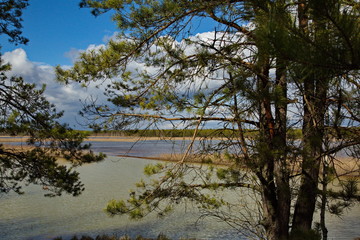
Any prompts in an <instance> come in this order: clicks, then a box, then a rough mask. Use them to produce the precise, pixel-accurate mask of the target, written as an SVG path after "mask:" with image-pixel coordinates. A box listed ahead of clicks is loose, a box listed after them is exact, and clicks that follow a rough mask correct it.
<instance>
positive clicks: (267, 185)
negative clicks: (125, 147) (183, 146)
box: [57, 0, 360, 239]
mask: <svg viewBox="0 0 360 240" xmlns="http://www.w3.org/2000/svg"><path fill="white" fill-rule="evenodd" d="M358 5H359V4H358V3H357V1H339V0H331V1H326V0H320V1H302V0H301V1H299V2H294V1H288V0H285V1H283V0H275V1H270V0H269V1H218V0H214V1H200V0H194V1H146V0H139V1H122V0H115V1H114V0H99V1H98V0H83V1H81V6H82V7H90V8H92V10H93V14H95V15H99V14H102V13H104V12H112V13H113V20H114V21H115V23H116V24H117V26H118V27H119V35H118V36H117V37H116V39H113V40H112V41H110V42H109V44H108V45H107V46H106V47H104V48H102V49H99V50H97V51H90V52H86V53H84V54H83V55H82V56H81V57H80V59H79V61H78V62H76V63H75V65H74V67H73V68H71V69H67V70H65V69H61V68H58V69H57V74H58V79H59V80H60V81H63V82H66V83H69V82H71V81H76V82H81V83H84V84H88V83H89V81H101V82H103V80H104V78H105V79H106V78H109V79H112V80H113V81H112V82H111V83H109V85H108V86H107V89H106V91H105V94H106V95H107V97H108V98H109V102H110V104H109V105H108V106H104V105H99V106H98V105H97V104H96V103H91V104H90V105H89V107H88V108H86V109H85V110H86V111H84V114H85V115H86V116H87V117H88V119H90V120H93V121H94V126H95V127H96V129H97V130H101V129H105V130H111V129H113V130H121V132H119V133H120V134H124V135H126V134H129V135H135V136H160V137H175V136H187V137H193V136H197V137H201V139H202V141H201V142H200V143H199V144H198V145H199V146H200V147H202V149H201V150H202V152H201V151H199V152H200V153H204V152H205V153H206V154H210V153H218V154H219V153H221V154H223V153H224V154H223V156H224V158H226V159H227V161H228V162H231V163H233V164H229V166H227V168H224V169H219V170H216V171H214V169H213V168H211V167H208V166H206V167H204V166H203V167H201V166H197V165H196V166H194V165H187V164H186V161H181V162H179V163H177V164H174V165H172V166H156V165H155V166H148V167H146V169H145V172H146V174H148V175H149V176H151V177H152V180H151V181H150V182H149V183H146V182H144V181H142V182H140V183H139V184H138V186H139V189H137V190H138V191H131V193H130V196H129V199H128V200H126V201H121V202H114V203H111V204H110V206H111V208H110V209H109V212H111V213H114V214H129V215H130V216H131V217H132V218H138V217H142V216H146V215H147V214H149V213H150V212H157V213H158V214H159V215H160V216H162V215H163V214H165V213H166V212H167V211H166V210H167V209H168V207H169V208H171V207H172V206H173V205H174V204H178V203H181V202H183V201H191V202H193V203H195V204H196V205H197V206H198V207H199V208H201V209H202V210H203V211H206V210H208V211H206V214H209V215H212V216H213V215H215V216H216V217H218V218H220V219H222V220H224V221H226V222H228V223H230V224H232V225H234V226H240V228H241V227H243V228H242V229H240V231H241V230H243V229H244V228H245V229H251V231H250V232H251V234H252V235H251V234H250V235H251V236H246V237H248V238H261V239H264V238H268V239H289V232H290V231H291V232H292V233H293V234H292V236H293V237H294V238H296V237H297V238H299V239H301V238H309V239H311V238H313V239H317V238H318V237H319V236H318V235H317V233H316V232H312V230H311V229H310V226H311V225H312V219H313V214H314V212H315V205H316V200H317V197H318V195H319V191H318V189H317V186H318V184H320V182H319V179H321V178H320V175H321V166H322V161H325V160H324V159H328V158H329V159H332V157H333V156H334V155H335V154H336V153H339V152H341V151H342V150H347V151H349V152H351V154H349V155H350V156H352V157H354V158H355V159H357V158H359V154H360V151H359V150H358V147H359V146H360V139H359V133H358V126H359V124H360V119H359V117H358V115H359V114H358V113H359V106H360V102H359V100H358V99H360V96H359V92H360V91H359V87H360V84H359V69H360V64H359V63H360V61H359V59H360V54H359V52H358V49H360V31H359V28H358V26H359V18H358V16H359V9H360V8H359V7H358ZM204 20H206V23H207V22H208V21H209V22H210V23H214V29H213V31H212V32H209V33H206V34H198V35H196V34H195V33H196V29H197V24H201V23H204V22H202V21H204ZM132 63H137V64H138V66H140V67H139V68H138V69H135V70H131V69H132V67H133V65H132ZM130 72H131V73H130ZM209 122H211V123H212V124H213V125H211V126H212V127H213V126H216V127H213V128H214V129H205V128H206V127H207V126H208V125H207V124H208V123H209ZM164 123H169V124H170V125H171V126H172V127H173V129H174V130H164V131H162V130H161V131H160V130H134V129H158V128H159V126H163V125H162V124H164ZM141 124H145V126H144V125H141ZM167 126H169V125H167ZM178 128H182V129H184V130H181V131H180V130H177V129H178ZM215 129H216V130H215ZM112 133H114V132H112ZM110 134H111V133H110ZM334 139H335V140H337V141H333V140H334ZM330 143H331V144H330ZM194 148H195V147H194V145H190V146H189V148H188V150H189V152H191V150H193V151H196V149H194ZM336 157H337V156H335V158H336ZM329 161H330V162H331V163H328V164H329V165H331V167H330V168H329V169H328V170H329V171H328V172H327V173H325V175H326V174H327V176H324V177H323V180H324V182H327V181H325V180H326V179H328V178H329V177H332V176H336V174H335V172H334V171H335V170H336V169H335V168H334V167H332V166H334V162H333V161H332V160H329ZM239 166H241V167H245V168H244V169H242V171H240V170H238V169H237V168H238V167H239ZM294 176H298V177H299V178H300V181H298V182H295V181H293V179H294ZM342 187H343V188H344V190H343V191H340V192H337V193H331V191H325V190H324V192H322V193H323V195H322V197H323V198H324V201H326V199H325V198H327V197H331V198H334V199H335V198H337V199H342V200H343V201H342V202H341V204H340V205H337V206H335V207H334V208H333V209H332V210H331V211H333V212H336V210H337V209H340V208H342V207H345V206H346V204H348V203H349V198H355V195H354V192H356V191H355V190H356V188H355V185H353V184H351V183H349V184H346V185H343V186H342ZM234 189H236V191H234ZM228 190H231V191H233V193H238V192H240V193H238V194H237V196H239V197H238V198H237V199H236V200H237V202H236V203H234V204H230V203H227V202H224V201H223V198H222V197H221V196H222V194H226V193H227V191H228ZM241 191H245V194H241V193H243V192H241ZM240 195H241V196H240ZM248 197H251V198H252V199H254V200H255V202H256V203H257V204H259V206H258V208H255V210H254V209H252V210H249V211H248V212H247V214H243V213H242V212H241V211H240V212H236V213H234V212H233V211H232V209H233V208H234V206H247V205H246V204H244V202H246V201H245V199H246V198H248ZM293 199H296V200H295V201H296V202H295V204H294V206H293V205H292V203H293V202H292V200H293ZM243 201H244V202H243ZM342 204H343V205H342ZM226 207H228V209H226ZM112 209H113V210H114V211H112ZM254 212H256V213H257V212H259V215H258V217H254V214H255V213H254ZM206 214H205V215H206ZM244 218H245V219H244ZM246 218H247V219H246ZM290 221H293V222H292V223H291V222H290ZM250 222H251V223H252V225H250ZM259 226H260V227H259ZM290 226H291V230H290ZM304 226H305V227H304ZM280 228H281V229H280Z"/></svg>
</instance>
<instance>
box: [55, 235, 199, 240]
mask: <svg viewBox="0 0 360 240" xmlns="http://www.w3.org/2000/svg"><path fill="white" fill-rule="evenodd" d="M132 239H134V240H170V238H168V237H166V236H165V235H164V234H159V236H158V237H157V238H144V237H142V236H137V237H135V238H131V237H129V236H127V235H125V236H122V237H116V236H108V235H101V236H97V237H95V238H92V237H89V236H82V237H81V238H78V237H77V236H74V237H72V238H71V240H132ZM54 240H62V238H61V237H60V238H54ZM181 240H186V239H185V238H181ZM189 240H195V239H189Z"/></svg>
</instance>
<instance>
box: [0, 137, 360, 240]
mask: <svg viewBox="0 0 360 240" xmlns="http://www.w3.org/2000/svg"><path fill="white" fill-rule="evenodd" d="M93 145H94V149H95V150H97V151H103V152H105V153H107V154H108V155H124V154H126V155H133V156H152V155H156V154H159V153H168V152H169V151H170V150H174V149H175V150H176V151H177V150H179V149H180V148H181V147H182V146H181V144H179V145H178V146H176V147H175V148H174V147H173V146H172V145H171V144H168V143H165V142H159V141H156V142H151V141H149V142H144V143H141V144H137V145H135V146H133V143H126V142H106V143H104V142H102V143H100V142H94V143H93ZM131 146H133V148H132V150H131V151H129V147H131ZM149 163H150V161H149V160H143V159H138V158H136V159H135V158H119V157H113V156H109V157H108V158H107V159H106V160H105V161H103V162H101V163H96V164H88V165H84V166H82V167H80V168H79V169H78V170H79V172H80V174H81V179H82V181H83V183H84V184H85V186H86V191H85V192H84V193H83V194H82V195H81V196H79V197H76V198H74V197H71V196H62V197H56V198H45V197H44V196H43V194H44V191H42V189H41V188H40V187H37V186H29V187H27V188H26V189H25V190H26V194H24V195H16V194H9V195H0V205H1V207H0V239H1V240H2V239H4V240H8V239H9V240H23V239H25V240H30V239H34V240H44V239H52V238H54V237H57V236H62V237H63V239H69V238H70V237H71V236H73V235H75V234H77V235H78V236H79V235H81V234H87V235H91V236H95V235H98V234H105V233H106V234H115V235H117V236H121V235H123V234H128V235H130V236H137V235H140V234H141V235H143V236H145V237H156V236H157V235H158V234H159V233H164V234H165V235H167V236H169V237H171V238H173V239H179V238H181V237H192V238H198V239H241V238H240V237H239V236H238V234H237V232H236V231H235V230H233V229H232V228H230V227H228V226H227V225H224V224H222V223H219V222H216V221H211V220H205V221H200V222H197V223H196V220H197V219H198V216H199V215H198V213H197V212H196V211H195V210H194V209H192V208H191V207H189V208H187V209H186V210H185V209H183V208H180V209H176V210H175V212H174V213H172V214H171V215H170V216H169V217H167V218H164V219H158V218H155V217H151V216H150V217H147V218H145V219H144V220H142V221H137V222H133V221H129V220H128V218H127V217H114V218H110V217H108V216H107V215H106V214H105V213H104V211H103V208H104V207H105V206H106V203H107V202H108V201H109V200H111V199H120V198H126V197H127V196H128V193H129V189H131V188H135V187H134V184H135V183H136V182H137V181H139V180H140V179H141V178H144V176H143V168H144V166H145V165H147V164H149ZM359 226H360V207H359V206H356V207H354V208H352V209H351V211H348V212H346V213H345V214H344V216H343V217H342V218H337V217H330V218H328V227H329V236H330V237H329V239H350V240H351V239H353V238H355V237H360V228H359Z"/></svg>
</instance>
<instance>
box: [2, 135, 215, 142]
mask: <svg viewBox="0 0 360 240" xmlns="http://www.w3.org/2000/svg"><path fill="white" fill-rule="evenodd" d="M28 139H29V137H27V136H23V137H13V136H0V143H7V142H9V143H11V142H26V141H27V140H28ZM195 139H196V140H199V139H200V138H195ZM214 139H215V138H214ZM214 139H213V140H214ZM217 139H218V138H217ZM160 140H168V141H177V140H192V138H191V137H171V138H170V137H117V136H109V137H107V136H90V137H88V138H86V139H85V141H89V142H138V141H160Z"/></svg>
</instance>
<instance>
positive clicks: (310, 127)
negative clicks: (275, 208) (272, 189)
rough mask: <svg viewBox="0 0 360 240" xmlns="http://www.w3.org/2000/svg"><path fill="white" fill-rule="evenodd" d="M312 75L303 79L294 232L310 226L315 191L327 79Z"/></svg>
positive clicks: (306, 230)
mask: <svg viewBox="0 0 360 240" xmlns="http://www.w3.org/2000/svg"><path fill="white" fill-rule="evenodd" d="M315 79H316V76H315V75H314V74H313V76H311V77H309V78H306V79H305V81H304V90H303V91H304V94H303V96H304V98H303V105H304V118H303V119H304V122H303V154H302V178H301V185H300V190H299V194H298V199H297V202H296V205H295V211H294V218H293V226H292V231H294V232H309V231H310V230H311V225H312V220H313V214H314V211H315V205H316V198H317V195H318V184H319V170H320V163H321V155H322V152H323V146H322V145H323V142H322V140H323V139H324V119H325V111H326V94H327V88H328V79H326V77H325V78H322V79H321V78H320V79H319V78H318V79H316V80H315Z"/></svg>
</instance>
